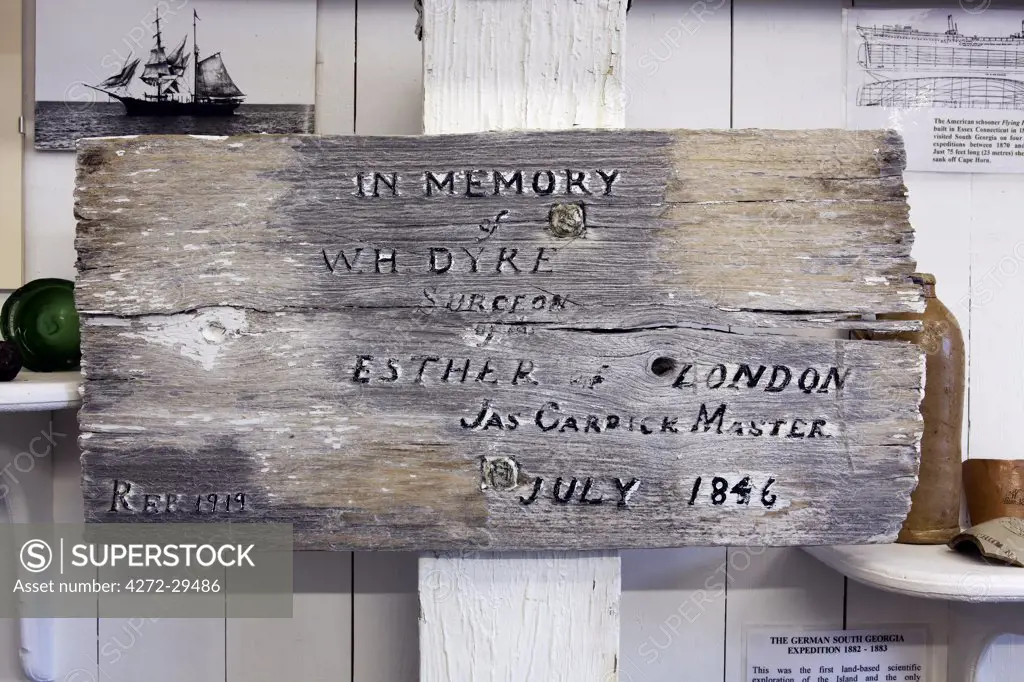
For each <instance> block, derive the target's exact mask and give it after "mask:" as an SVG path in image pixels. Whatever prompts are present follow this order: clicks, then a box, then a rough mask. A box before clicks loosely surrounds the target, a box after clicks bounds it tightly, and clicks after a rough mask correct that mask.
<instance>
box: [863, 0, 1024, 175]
mask: <svg viewBox="0 0 1024 682" xmlns="http://www.w3.org/2000/svg"><path fill="white" fill-rule="evenodd" d="M845 21H846V36H847V93H846V98H847V125H848V126H849V127H851V128H877V127H894V128H898V129H900V130H901V132H903V133H904V135H905V136H906V137H907V149H908V169H910V170H930V171H947V172H1024V10H1020V11H1018V10H1005V11H1002V10H986V11H984V12H971V11H966V10H957V11H953V10H948V9H931V10H857V9H855V10H848V11H847V12H846V15H845Z"/></svg>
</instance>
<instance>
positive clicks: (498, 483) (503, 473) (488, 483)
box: [480, 457, 519, 490]
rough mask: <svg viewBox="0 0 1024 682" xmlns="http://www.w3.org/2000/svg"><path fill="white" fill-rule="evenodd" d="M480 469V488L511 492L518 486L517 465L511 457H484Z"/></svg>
mask: <svg viewBox="0 0 1024 682" xmlns="http://www.w3.org/2000/svg"><path fill="white" fill-rule="evenodd" d="M480 469H481V472H480V473H481V475H482V478H483V481H482V483H481V487H482V488H485V489H486V488H493V489H495V490H512V489H513V488H515V487H516V486H517V485H519V463H518V462H516V460H515V459H514V458H512V457H484V458H483V460H482V462H481V463H480Z"/></svg>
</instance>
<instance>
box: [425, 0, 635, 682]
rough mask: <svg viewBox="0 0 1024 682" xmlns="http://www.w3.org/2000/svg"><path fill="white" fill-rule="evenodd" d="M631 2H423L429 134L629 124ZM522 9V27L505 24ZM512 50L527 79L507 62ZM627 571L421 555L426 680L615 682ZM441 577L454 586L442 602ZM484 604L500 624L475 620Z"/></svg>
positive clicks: (477, 555) (541, 556)
mask: <svg viewBox="0 0 1024 682" xmlns="http://www.w3.org/2000/svg"><path fill="white" fill-rule="evenodd" d="M626 4H627V3H626V2H625V0H611V1H610V2H609V1H604V0H600V1H599V2H596V3H588V4H580V3H577V2H574V0H551V1H550V2H544V3H535V2H529V1H526V2H523V1H519V2H515V1H513V2H504V1H502V0H498V1H497V2H475V1H473V0H454V1H452V0H425V1H424V3H423V9H424V14H425V16H426V21H425V22H424V24H425V26H424V32H423V42H424V49H423V53H424V86H425V88H424V91H425V92H424V94H425V104H426V106H425V107H424V119H423V128H424V132H426V133H427V134H438V133H456V132H462V133H468V132H477V131H481V130H487V129H494V128H499V129H504V130H515V129H521V128H528V127H529V128H542V129H543V128H547V129H558V128H571V127H574V126H577V125H581V124H584V125H596V126H601V127H621V126H622V125H623V123H624V120H623V119H624V118H625V116H624V114H625V111H624V105H625V98H624V97H623V96H622V95H623V94H624V93H623V81H622V77H621V73H620V60H621V52H622V49H621V43H622V40H623V34H624V33H625V29H626ZM517 5H518V8H517ZM517 9H518V11H519V14H520V17H521V18H525V19H526V20H525V21H518V22H512V23H510V22H509V21H508V20H509V19H510V18H513V17H510V16H509V14H510V13H514V12H516V10H517ZM481 26H483V27H485V28H484V30H483V31H481V30H480V27H481ZM541 27H543V28H541ZM538 29H540V30H538ZM545 29H547V30H545ZM578 37H585V38H584V39H583V40H578V39H577V38H578ZM509 45H514V46H515V47H514V48H513V49H514V50H520V49H521V50H522V52H521V53H520V55H519V56H521V57H522V64H523V65H526V64H527V63H528V62H529V64H530V66H531V68H530V69H526V68H521V66H520V63H519V62H518V61H516V60H509V59H507V58H506V54H507V51H508V46H509ZM527 55H528V58H527ZM436 62H439V63H441V64H444V65H445V66H446V67H447V68H445V69H436V68H435V63H436ZM460 62H461V63H462V64H468V65H470V69H472V70H473V76H475V77H474V78H473V79H472V80H468V79H467V78H466V77H465V76H466V75H467V74H466V72H465V71H463V69H462V68H460V66H461V64H460ZM534 69H535V71H534ZM513 84H514V85H513ZM467 86H468V87H467ZM510 86H512V87H510ZM506 94H507V95H509V97H508V99H506V100H505V101H503V102H495V101H494V98H495V96H497V97H498V98H504V97H505V96H506ZM452 95H455V97H452ZM466 95H469V96H470V99H469V101H465V98H466ZM446 101H447V105H444V104H443V103H444V102H446ZM496 104H499V107H498V108H497V110H496V109H495V105H496ZM438 105H440V106H438ZM500 105H504V106H500ZM496 113H497V114H498V118H497V119H496V117H495V114H496ZM621 572H622V569H621V563H620V560H619V556H618V553H617V552H575V553H566V552H559V551H548V552H532V553H530V554H516V555H509V554H507V553H506V554H505V555H495V554H493V553H489V552H468V553H459V552H449V553H445V554H439V553H426V554H422V555H421V556H420V559H419V574H420V580H419V599H420V613H421V614H424V615H425V616H426V615H427V614H429V617H424V618H423V619H422V621H421V623H420V639H421V640H422V642H423V645H421V647H420V659H421V664H420V670H421V677H420V680H421V682H448V681H449V680H452V679H460V678H465V679H480V678H484V677H485V676H486V677H490V678H491V679H494V680H500V679H502V677H504V678H505V679H516V678H519V677H522V676H523V672H524V671H530V672H533V671H537V672H536V673H535V674H533V675H530V673H526V674H527V675H528V676H538V675H539V676H542V677H543V676H546V677H554V678H557V679H561V680H563V681H564V682H591V681H592V680H612V679H617V678H618V677H619V674H618V673H619V670H620V660H619V653H618V652H619V624H620V618H621V617H620V612H621V609H620V599H621V595H622V592H621ZM439 576H456V577H457V580H456V581H455V582H454V583H453V584H452V587H453V589H452V594H451V597H449V598H447V599H444V600H440V601H439V597H442V596H443V595H440V594H439V593H438V590H437V585H438V580H436V578H437V577H439ZM568 576H571V582H569V583H568V585H569V589H565V584H566V583H565V580H564V579H565V577H568ZM588 584H590V585H591V589H590V590H589V591H588V590H587V585H588ZM541 593H542V594H543V597H542V598H541V599H538V598H537V596H538V594H541ZM481 596H483V597H484V599H483V600H481V599H480V597H481ZM494 596H500V601H498V600H495V599H494ZM581 601H582V603H584V604H586V608H582V609H581V608H580V607H579V604H580V602H581ZM495 604H498V605H499V606H498V607H497V608H495ZM484 607H489V610H491V611H493V615H490V614H489V617H488V616H483V617H480V616H479V615H477V613H478V611H479V610H480V609H481V608H484ZM517 607H518V608H517ZM523 615H528V616H529V618H523V617H522V616H523ZM449 623H453V624H457V627H449V626H448V624H449ZM510 643H511V644H513V646H509V644H510ZM451 661H455V662H456V663H455V665H454V666H453V665H452V663H451ZM578 661H582V662H578ZM452 668H457V669H458V672H459V673H460V674H459V675H457V676H453V675H452V674H451V673H452V672H454V671H453V670H452ZM552 673H554V674H552Z"/></svg>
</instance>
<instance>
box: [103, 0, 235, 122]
mask: <svg viewBox="0 0 1024 682" xmlns="http://www.w3.org/2000/svg"><path fill="white" fill-rule="evenodd" d="M198 21H199V15H198V14H197V12H196V11H195V10H192V54H189V53H188V52H187V51H186V50H185V46H186V43H187V41H188V36H187V35H186V36H185V37H184V38H182V39H181V42H180V43H179V44H178V46H177V47H175V48H174V49H173V50H171V52H170V53H167V52H166V51H165V50H164V43H163V35H162V33H161V31H160V13H159V11H157V15H156V35H154V36H153V37H154V38H155V39H156V46H155V47H154V48H153V49H152V50H150V52H149V60H148V61H147V62H146V64H145V66H144V67H143V69H142V74H141V75H140V76H139V80H141V81H142V82H143V83H145V84H146V85H147V86H148V87H149V88H152V89H153V90H155V93H149V92H147V93H145V94H144V95H143V96H142V98H141V99H140V98H138V97H134V96H132V95H131V93H130V92H129V88H130V87H131V84H132V82H133V81H134V79H135V74H136V72H137V71H138V68H139V64H140V63H141V62H142V60H141V59H139V58H135V59H132V56H131V55H129V56H128V58H127V59H126V60H125V63H124V66H123V67H121V70H120V71H119V72H118V73H116V74H114V75H112V76H110V77H109V78H107V79H106V80H104V81H103V82H102V83H100V84H99V85H95V86H93V85H90V86H89V87H90V88H92V89H93V90H99V91H100V92H103V93H106V94H107V95H110V96H111V97H113V98H114V99H116V100H118V101H120V102H121V104H123V105H124V109H125V114H127V115H128V116H230V115H232V114H233V113H234V112H235V109H237V108H238V107H239V105H241V104H242V102H243V101H244V99H245V93H243V92H242V91H241V90H239V89H238V86H237V85H235V82H234V81H233V80H231V76H230V75H229V74H228V70H227V67H225V66H224V60H223V59H222V58H221V55H220V52H216V53H214V54H212V55H210V56H209V57H206V58H205V59H200V58H199V42H198V31H197V26H196V24H197V23H198ZM190 58H191V61H192V69H191V72H192V74H193V76H192V83H193V85H192V92H191V94H189V93H187V92H183V88H187V83H186V82H185V77H186V74H187V73H188V72H189V68H188V67H189V60H190Z"/></svg>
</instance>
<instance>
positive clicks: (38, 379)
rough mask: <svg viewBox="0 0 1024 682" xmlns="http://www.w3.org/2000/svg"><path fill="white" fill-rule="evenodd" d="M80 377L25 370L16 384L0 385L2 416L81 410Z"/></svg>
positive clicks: (0, 410) (75, 374) (69, 374)
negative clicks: (11, 413)
mask: <svg viewBox="0 0 1024 682" xmlns="http://www.w3.org/2000/svg"><path fill="white" fill-rule="evenodd" d="M81 383H82V375H81V373H79V372H77V371H75V372H51V373H46V374H42V373H38V372H29V371H28V370H22V371H21V373H20V374H18V376H17V378H16V379H15V380H14V381H5V382H0V412H46V411H49V410H63V409H66V408H69V407H78V406H79V405H80V404H81V402H82V399H81V397H80V396H79V394H78V387H79V386H80V385H81Z"/></svg>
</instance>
